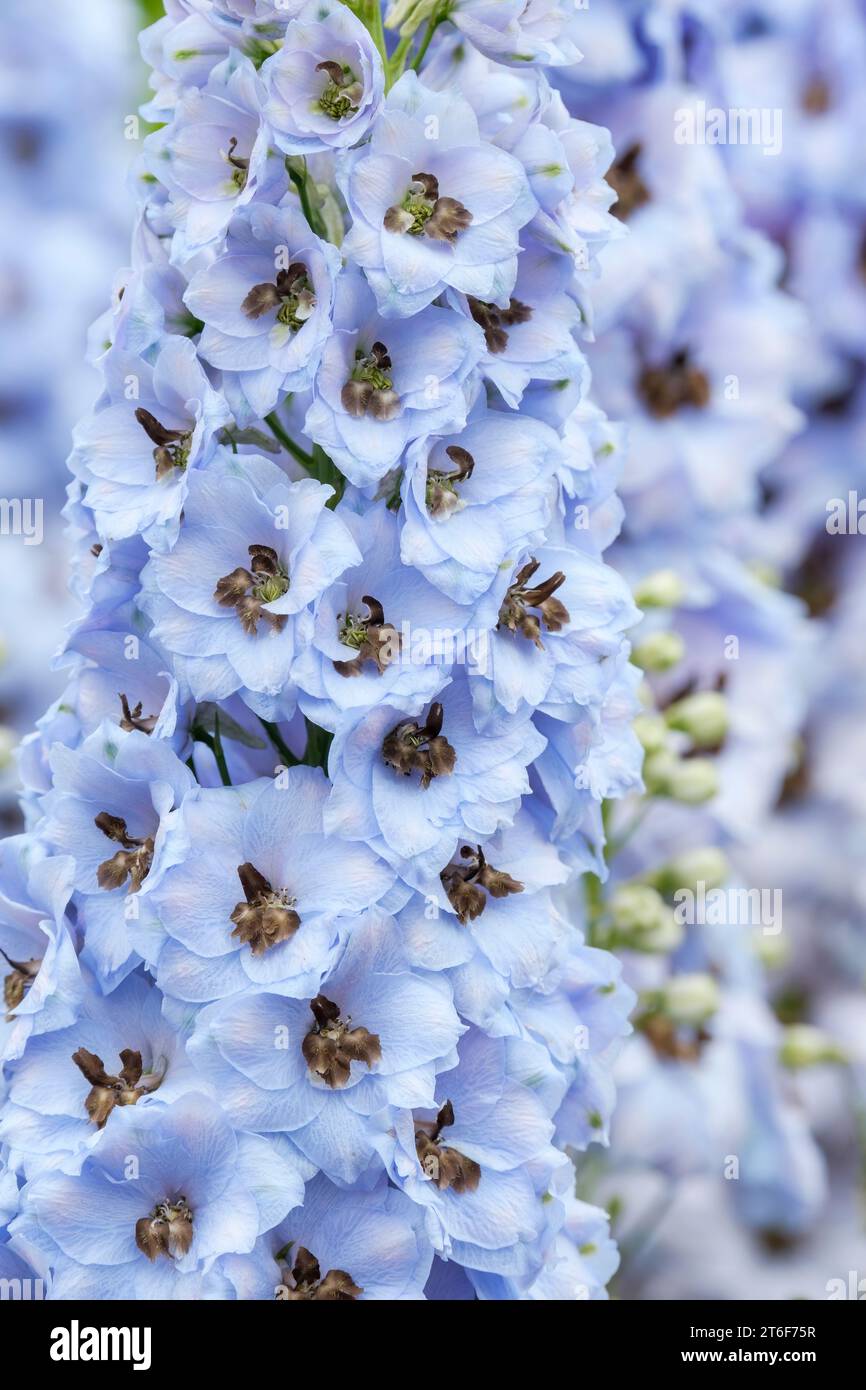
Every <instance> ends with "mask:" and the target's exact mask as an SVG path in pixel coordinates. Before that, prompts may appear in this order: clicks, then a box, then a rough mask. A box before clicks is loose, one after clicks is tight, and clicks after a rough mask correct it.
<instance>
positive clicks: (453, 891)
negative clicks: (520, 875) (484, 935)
mask: <svg viewBox="0 0 866 1390" xmlns="http://www.w3.org/2000/svg"><path fill="white" fill-rule="evenodd" d="M460 858H461V859H462V861H463V862H462V863H454V862H452V863H450V864H447V865H446V866H445V868H444V869H443V870H442V872H441V873H440V875H439V878H440V880H441V882H442V886H443V888H444V889H445V892H446V893H447V894H448V899H449V902H450V903H451V906H452V907H453V908H454V911H455V912H456V913H457V920H458V921H459V922H460V923H461V924H462V925H463V926H465V925H466V923H467V922H474V921H475V918H476V917H480V916H481V914H482V912H483V911H484V909H485V907H486V906H487V896H486V894H485V891H484V890H485V889H486V890H487V893H489V894H490V896H491V898H507V897H508V896H509V894H511V893H522V892H523V884H522V883H518V881H517V879H516V878H512V877H511V875H510V874H507V873H506V872H505V871H504V869H494V868H493V867H492V866H491V865H490V864H488V863H487V860H486V859H485V857H484V851H483V850H482V848H481V846H480V845H477V846H476V847H475V849H472V847H471V846H470V845H464V846H463V848H462V849H461V851H460Z"/></svg>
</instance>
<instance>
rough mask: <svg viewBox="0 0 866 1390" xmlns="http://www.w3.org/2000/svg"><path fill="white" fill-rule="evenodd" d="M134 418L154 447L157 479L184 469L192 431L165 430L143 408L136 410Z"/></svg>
mask: <svg viewBox="0 0 866 1390" xmlns="http://www.w3.org/2000/svg"><path fill="white" fill-rule="evenodd" d="M135 418H136V420H137V421H138V423H139V424H140V425H141V428H142V429H143V430H144V432H145V434H146V435H147V437H148V439H150V440H151V441H152V442H153V443H154V444H155V445H156V448H155V449H154V451H153V458H154V462H155V464H156V476H157V478H164V477H165V476H166V474H168V473H170V472H171V471H172V469H173V468H185V467H186V464H187V459H188V458H189V448H190V443H191V441H192V430H170V429H167V428H166V426H165V425H162V424H160V422H159V420H157V418H156V416H155V415H151V413H150V411H149V410H145V409H144V407H143V406H139V407H138V408H137V410H136V412H135Z"/></svg>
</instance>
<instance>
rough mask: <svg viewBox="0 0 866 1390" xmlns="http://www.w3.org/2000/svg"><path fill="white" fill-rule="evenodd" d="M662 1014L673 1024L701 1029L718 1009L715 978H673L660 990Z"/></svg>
mask: <svg viewBox="0 0 866 1390" xmlns="http://www.w3.org/2000/svg"><path fill="white" fill-rule="evenodd" d="M659 994H660V1008H661V1011H662V1012H663V1013H665V1014H667V1016H668V1018H670V1019H672V1020H673V1021H674V1023H681V1024H684V1025H686V1026H688V1027H692V1028H698V1027H700V1025H701V1024H702V1023H706V1021H707V1019H708V1018H710V1017H711V1016H712V1015H713V1014H714V1013H715V1012H716V1010H717V1009H718V1007H719V987H718V985H717V984H716V982H715V980H714V979H713V977H712V975H706V974H702V973H697V972H696V973H695V974H689V975H674V977H673V979H671V980H669V981H668V983H667V984H666V985H665V987H664V989H662V990H660V991H659Z"/></svg>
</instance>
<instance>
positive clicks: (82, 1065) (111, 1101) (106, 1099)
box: [72, 1047, 165, 1129]
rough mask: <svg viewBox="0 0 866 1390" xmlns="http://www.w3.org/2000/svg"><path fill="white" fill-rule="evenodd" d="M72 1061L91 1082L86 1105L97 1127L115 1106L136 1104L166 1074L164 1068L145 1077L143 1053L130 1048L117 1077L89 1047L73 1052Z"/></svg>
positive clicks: (125, 1049) (125, 1053)
mask: <svg viewBox="0 0 866 1390" xmlns="http://www.w3.org/2000/svg"><path fill="white" fill-rule="evenodd" d="M72 1060H73V1062H74V1063H75V1065H76V1066H77V1068H78V1070H79V1071H80V1072H81V1074H82V1076H83V1077H84V1079H85V1081H89V1082H90V1091H89V1092H88V1094H87V1096H86V1098H85V1101H84V1108H85V1110H86V1111H87V1113H88V1115H89V1116H90V1118H91V1120H92V1121H93V1123H94V1124H95V1125H96V1127H97V1129H102V1127H103V1125H104V1124H105V1122H106V1120H107V1119H108V1117H109V1115H110V1114H111V1112H112V1110H113V1109H114V1107H115V1106H116V1105H135V1104H136V1102H137V1101H139V1100H141V1097H142V1096H145V1095H148V1094H149V1092H151V1091H155V1090H157V1089H158V1087H159V1086H160V1085H161V1084H162V1080H163V1077H164V1076H165V1071H164V1070H163V1071H161V1072H151V1073H150V1074H149V1075H148V1076H147V1077H145V1078H144V1079H143V1080H142V1065H141V1053H140V1052H134V1051H133V1050H132V1049H131V1048H129V1047H125V1048H124V1049H123V1051H122V1052H121V1053H120V1060H121V1063H122V1066H121V1070H120V1071H119V1072H118V1073H117V1075H116V1076H115V1075H112V1074H111V1073H109V1072H107V1071H106V1070H105V1064H104V1063H103V1060H102V1058H101V1057H97V1055H96V1053H95V1052H88V1050H87V1048H86V1047H79V1049H78V1051H77V1052H73V1054H72Z"/></svg>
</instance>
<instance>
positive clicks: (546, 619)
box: [497, 559, 570, 651]
mask: <svg viewBox="0 0 866 1390" xmlns="http://www.w3.org/2000/svg"><path fill="white" fill-rule="evenodd" d="M538 565H539V561H538V560H535V559H532V560H529V561H528V562H527V563H526V564H525V565H524V566H523V568H522V569H521V570H519V571H518V573H517V576H516V578H515V580H514V583H513V584H511V585H510V586H509V588H508V591H507V593H506V595H505V598H504V599H503V600H502V606H501V607H500V609H499V622H498V623H497V627H507V628H508V630H509V632H519V633H520V635H521V637H526V638H527V639H528V640H529V641H530V642H534V643H535V645H536V647H538V648H540V649H541V650H542V651H543V650H544V643H543V642H542V640H541V626H542V623H543V624H544V626H545V628H546V629H547V631H548V632H561V631H562V629H563V628H564V627H565V625H566V623H568V622H569V621H570V614H569V611H568V609H567V608H566V607H565V604H563V603H560V601H559V599H558V598H554V597H553V595H554V594H555V592H556V590H557V589H558V588H560V586H561V585H563V584H564V583H565V575H564V574H563V573H562V571H561V570H557V571H556V573H555V574H552V575H551V576H550V578H549V579H544V580H542V582H541V583H540V584H530V580H531V579H532V576H533V575H534V574H535V572H536V570H537V569H538ZM532 608H534V609H536V610H537V613H538V615H539V616H536V614H535V613H531V612H530V611H529V610H530V609H532Z"/></svg>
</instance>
